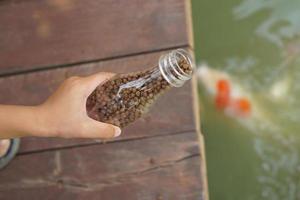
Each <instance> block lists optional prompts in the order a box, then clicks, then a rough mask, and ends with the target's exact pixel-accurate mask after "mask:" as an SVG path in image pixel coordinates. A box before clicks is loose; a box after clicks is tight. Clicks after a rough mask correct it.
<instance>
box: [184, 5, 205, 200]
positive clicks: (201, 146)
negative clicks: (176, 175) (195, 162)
mask: <svg viewBox="0 0 300 200" xmlns="http://www.w3.org/2000/svg"><path fill="white" fill-rule="evenodd" d="M185 2H186V3H185V10H186V20H187V21H186V23H187V31H188V32H187V35H188V41H189V47H190V49H191V50H192V51H191V52H192V53H193V52H194V34H193V33H194V32H193V20H192V2H191V0H186V1H185ZM193 56H194V53H193ZM191 84H192V93H193V104H194V105H193V108H194V109H193V110H194V116H195V117H194V119H195V124H196V132H197V136H198V141H199V151H200V153H201V156H200V163H201V172H200V173H201V178H202V186H203V194H202V199H205V200H208V199H209V191H208V182H207V164H206V153H205V143H204V136H203V134H202V132H201V124H200V120H201V119H200V107H199V98H198V83H197V78H196V77H195V76H194V77H193V79H192V83H191Z"/></svg>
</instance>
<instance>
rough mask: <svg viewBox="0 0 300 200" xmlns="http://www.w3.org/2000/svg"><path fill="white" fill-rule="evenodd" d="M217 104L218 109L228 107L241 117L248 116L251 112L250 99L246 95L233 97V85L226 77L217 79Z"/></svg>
mask: <svg viewBox="0 0 300 200" xmlns="http://www.w3.org/2000/svg"><path fill="white" fill-rule="evenodd" d="M215 105H216V107H217V108H218V109H221V110H225V109H227V110H229V111H230V112H231V113H233V114H235V115H238V116H241V117H247V116H249V115H250V113H251V103H250V101H249V100H248V99H247V98H245V97H232V96H231V85H230V82H229V81H228V80H226V79H220V80H218V81H217V84H216V96H215Z"/></svg>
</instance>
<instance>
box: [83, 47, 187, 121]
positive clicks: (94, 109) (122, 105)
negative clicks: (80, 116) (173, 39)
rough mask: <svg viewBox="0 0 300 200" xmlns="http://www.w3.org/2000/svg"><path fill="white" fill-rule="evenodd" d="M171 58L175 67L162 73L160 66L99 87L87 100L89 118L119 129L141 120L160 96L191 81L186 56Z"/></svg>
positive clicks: (169, 65)
mask: <svg viewBox="0 0 300 200" xmlns="http://www.w3.org/2000/svg"><path fill="white" fill-rule="evenodd" d="M168 55H169V56H173V57H172V58H173V62H174V63H167V65H165V66H163V67H164V68H163V69H162V67H161V66H158V67H155V68H152V69H149V70H145V71H141V72H135V73H129V74H118V75H115V76H114V77H113V78H112V79H110V80H108V81H107V82H105V83H104V84H101V85H99V86H98V87H97V88H96V89H95V90H94V91H93V93H92V94H91V95H90V96H89V97H88V99H87V105H86V107H87V113H88V115H89V116H90V117H91V118H93V119H95V120H98V121H101V122H105V123H110V124H114V125H116V126H119V127H125V126H127V125H128V124H129V123H131V122H133V121H135V120H136V119H138V118H140V117H141V116H142V115H143V114H144V113H146V112H147V110H148V109H149V106H150V105H151V104H152V103H153V102H154V101H155V100H156V99H157V97H158V96H159V95H160V94H162V93H163V92H165V91H166V90H168V89H169V88H170V87H172V86H174V84H175V83H180V84H183V83H184V82H185V81H186V80H188V79H190V78H191V75H192V70H193V67H192V62H191V59H190V58H189V55H188V54H187V52H185V51H184V50H175V51H173V52H171V53H169V54H168ZM168 58H169V57H168ZM161 59H166V58H161ZM174 59H175V60H174ZM168 60H169V59H168ZM174 64H176V66H175V65H174ZM174 66H175V67H174ZM162 70H165V71H164V73H162ZM171 80H172V81H171ZM174 81H175V82H174ZM176 81H177V82H176Z"/></svg>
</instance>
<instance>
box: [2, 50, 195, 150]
mask: <svg viewBox="0 0 300 200" xmlns="http://www.w3.org/2000/svg"><path fill="white" fill-rule="evenodd" d="M162 53H165V52H159V53H151V54H146V55H139V56H133V57H128V58H120V59H114V60H109V61H103V62H99V63H93V64H86V65H78V66H74V67H69V68H62V69H53V70H47V71H41V72H34V73H29V74H22V75H18V76H11V77H5V78H0V94H3V95H1V96H0V103H2V104H3V103H6V104H24V105H34V104H38V103H41V102H43V101H44V100H45V99H46V98H47V97H48V96H49V95H50V94H51V93H52V92H53V91H54V90H55V88H56V87H57V86H58V85H59V84H60V83H61V82H62V81H63V80H64V79H65V78H66V77H68V76H72V75H87V74H91V73H95V72H96V71H112V72H120V73H123V72H128V71H135V70H141V69H145V68H149V67H151V66H155V65H156V64H157V60H158V58H159V56H160V55H161V54H162ZM190 91H191V85H190V84H189V83H187V84H186V85H185V86H184V87H183V88H174V89H172V90H171V91H168V92H167V94H165V95H163V96H162V97H160V99H159V100H158V102H157V103H156V104H155V105H154V107H153V109H151V111H150V113H149V114H147V115H146V116H145V117H144V118H143V119H141V120H139V121H138V122H136V123H134V124H133V125H131V126H129V127H128V128H126V129H125V130H124V133H123V135H122V137H121V138H118V140H120V139H121V140H123V139H129V138H141V137H146V136H154V135H162V134H170V133H178V132H185V131H190V130H194V129H195V126H196V125H195V121H194V117H193V108H192V94H191V92H190ZM4 94H5V95H4ZM197 123H198V122H197ZM94 142H95V141H93V140H78V139H72V140H70V139H69V140H63V139H49V138H44V139H43V138H26V139H23V140H22V143H21V150H20V151H21V152H28V151H36V150H41V149H49V148H59V147H64V146H70V145H78V144H90V143H94Z"/></svg>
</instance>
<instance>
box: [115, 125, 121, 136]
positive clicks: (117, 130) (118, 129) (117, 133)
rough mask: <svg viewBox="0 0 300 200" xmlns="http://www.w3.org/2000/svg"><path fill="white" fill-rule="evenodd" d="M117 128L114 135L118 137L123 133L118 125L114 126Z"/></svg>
mask: <svg viewBox="0 0 300 200" xmlns="http://www.w3.org/2000/svg"><path fill="white" fill-rule="evenodd" d="M114 128H115V136H114V137H118V136H120V135H121V129H120V128H119V127H117V126H115V127H114Z"/></svg>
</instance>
